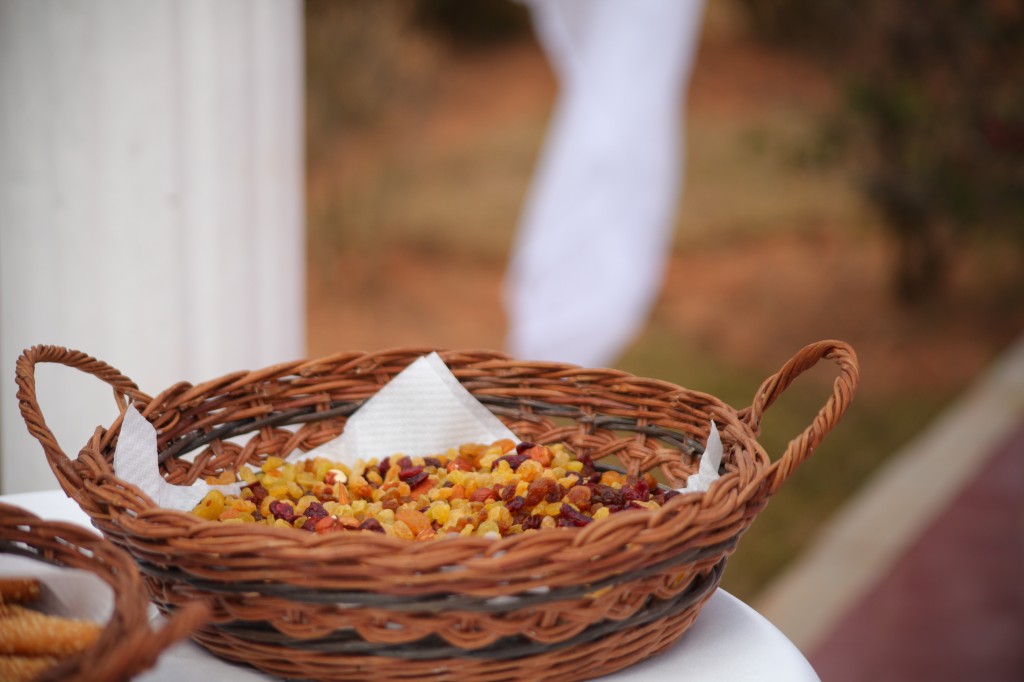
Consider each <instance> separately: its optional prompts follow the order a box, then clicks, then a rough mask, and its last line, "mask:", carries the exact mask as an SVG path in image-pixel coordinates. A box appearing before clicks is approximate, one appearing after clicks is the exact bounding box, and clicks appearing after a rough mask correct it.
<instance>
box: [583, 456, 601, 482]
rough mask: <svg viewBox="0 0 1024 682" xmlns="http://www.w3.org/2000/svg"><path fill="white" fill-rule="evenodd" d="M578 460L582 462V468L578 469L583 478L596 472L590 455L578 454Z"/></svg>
mask: <svg viewBox="0 0 1024 682" xmlns="http://www.w3.org/2000/svg"><path fill="white" fill-rule="evenodd" d="M579 460H580V462H581V463H582V464H583V470H582V471H580V473H581V474H583V477H584V478H590V477H591V476H593V475H594V474H596V473H598V472H597V470H596V469H595V468H594V460H593V459H592V458H591V457H590V455H580V456H579Z"/></svg>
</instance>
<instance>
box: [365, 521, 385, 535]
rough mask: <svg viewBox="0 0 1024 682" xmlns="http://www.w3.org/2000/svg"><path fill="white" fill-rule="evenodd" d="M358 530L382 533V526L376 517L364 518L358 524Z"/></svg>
mask: <svg viewBox="0 0 1024 682" xmlns="http://www.w3.org/2000/svg"><path fill="white" fill-rule="evenodd" d="M359 530H372V531H373V532H375V533H383V532H384V526H382V525H380V521H378V520H377V519H373V518H371V519H366V520H365V521H363V522H362V523H360V524H359Z"/></svg>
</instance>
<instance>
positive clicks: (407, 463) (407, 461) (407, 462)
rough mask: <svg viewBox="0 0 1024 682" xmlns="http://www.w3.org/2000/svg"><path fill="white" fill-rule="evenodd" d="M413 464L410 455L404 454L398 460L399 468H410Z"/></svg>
mask: <svg viewBox="0 0 1024 682" xmlns="http://www.w3.org/2000/svg"><path fill="white" fill-rule="evenodd" d="M411 466H412V458H411V457H409V456H408V455H404V456H403V457H402V459H400V460H398V468H399V469H408V468H410V467H411Z"/></svg>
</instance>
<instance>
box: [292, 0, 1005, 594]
mask: <svg viewBox="0 0 1024 682" xmlns="http://www.w3.org/2000/svg"><path fill="white" fill-rule="evenodd" d="M305 13H306V48H305V49H306V69H307V71H306V75H307V82H306V98H307V101H306V122H307V126H306V145H307V172H308V177H307V189H306V199H307V212H308V251H307V252H308V263H309V272H308V277H309V280H308V293H309V303H308V310H309V323H308V342H309V351H310V353H311V354H313V355H320V354H326V353H330V352H333V351H335V350H337V349H340V348H379V347H383V346H393V345H404V344H412V345H418V344H424V345H441V346H446V347H485V348H498V347H501V344H502V343H503V339H504V334H505V319H504V312H503V310H502V306H501V301H500V290H501V284H502V277H503V276H504V271H505V265H506V259H507V257H508V251H509V247H510V244H511V242H512V239H513V235H514V233H515V229H516V225H517V220H518V218H519V216H520V209H521V205H522V202H523V198H524V195H525V193H526V191H527V187H528V185H529V182H530V179H531V173H532V171H533V170H534V164H535V162H536V160H537V154H538V150H539V148H540V146H541V143H542V141H543V139H544V134H545V131H546V124H547V122H548V120H549V116H550V113H551V108H552V105H553V101H554V98H555V96H556V90H557V88H556V81H555V78H554V76H553V74H552V73H551V71H550V69H549V66H548V64H547V61H546V59H545V57H544V54H543V52H542V51H541V50H540V48H539V47H538V46H537V44H536V42H535V39H534V36H533V32H532V30H531V26H530V23H529V17H528V14H527V12H526V10H525V9H524V7H523V6H522V5H519V4H517V3H512V2H504V1H502V0H484V1H482V2H474V3H461V2H457V1H444V0H442V1H438V0H424V1H423V2H411V1H404V0H384V1H378V2H374V3H370V4H367V3H359V2H332V1H330V0H312V1H310V2H307V3H306V5H305ZM1022 21H1024V16H1022V8H1021V5H1020V3H1014V2H1009V3H1005V2H982V3H975V2H941V3H933V4H929V5H928V8H926V9H922V8H921V7H920V6H918V5H917V4H915V3H889V2H861V3H847V2H808V1H801V0H770V1H753V0H751V1H750V2H744V1H741V0H711V2H709V3H708V5H707V7H706V10H705V16H704V25H703V31H702V35H701V41H700V46H699V51H698V56H697V60H696V64H695V67H694V71H693V76H692V83H691V88H690V93H689V102H688V113H687V124H686V137H687V161H686V163H687V171H686V180H685V190H684V191H683V194H682V203H681V206H680V210H679V217H678V221H677V225H676V230H675V242H674V248H673V252H672V258H671V265H670V268H669V272H668V276H667V281H666V283H665V286H664V288H663V291H662V294H661V297H660V299H659V301H658V303H657V305H656V307H655V310H654V313H653V316H652V318H651V320H650V322H649V324H648V326H647V327H646V329H645V330H644V332H643V333H642V334H641V336H640V337H639V338H638V339H637V340H636V341H635V343H633V344H632V345H631V346H630V348H629V349H628V351H627V352H626V353H625V355H624V356H623V357H622V358H621V359H620V360H619V361H618V362H617V363H616V364H617V366H618V367H621V368H622V369H625V370H627V371H630V372H633V373H636V374H639V375H642V376H650V377H656V378H659V379H665V380H668V381H672V382H675V383H678V384H680V385H682V386H686V387H687V388H692V389H698V390H702V391H706V392H709V393H711V394H713V395H716V396H719V397H720V398H722V399H723V400H725V401H726V402H728V403H729V404H731V405H733V406H735V407H737V408H740V407H745V406H746V405H749V404H750V400H751V398H752V397H753V394H754V391H755V390H756V389H757V387H758V386H759V384H760V382H761V381H762V380H763V379H764V378H766V377H767V376H769V375H770V374H771V373H772V372H774V371H775V370H777V369H778V368H779V367H780V366H781V364H782V363H783V362H785V360H787V359H788V358H789V357H790V356H791V355H792V354H793V353H794V352H796V351H797V350H798V349H799V348H801V347H802V346H803V345H805V344H806V343H809V342H811V341H815V340H819V339H824V338H838V339H843V340H845V341H848V342H849V343H851V344H852V345H853V346H854V348H855V349H856V350H857V352H858V355H859V357H860V360H861V363H862V384H861V390H860V392H859V394H858V396H857V398H856V400H855V401H854V403H853V407H852V408H851V410H850V411H849V412H848V413H847V416H846V417H845V418H844V421H843V423H842V424H841V425H840V427H839V428H838V429H837V430H836V431H835V432H834V433H833V434H832V435H830V437H829V438H828V439H827V440H826V441H825V444H824V445H823V446H822V447H821V448H820V450H819V452H817V453H816V454H815V456H814V457H813V458H812V459H811V460H810V461H809V462H808V463H807V464H806V465H804V466H803V467H802V469H801V470H800V471H799V472H798V473H797V475H796V477H795V479H793V480H792V482H791V483H789V484H787V487H786V489H785V490H784V491H783V493H782V494H780V495H779V496H778V497H777V498H776V499H775V500H773V501H772V503H771V505H770V506H769V508H768V509H767V510H766V511H765V512H764V514H763V515H762V516H761V517H759V519H758V520H757V523H756V525H755V527H754V530H753V531H752V532H751V533H749V534H748V535H747V536H746V537H745V538H744V541H743V543H741V546H740V549H739V550H738V552H737V554H736V556H735V557H734V559H733V561H732V562H731V563H730V567H729V570H728V571H727V575H726V578H725V583H724V584H725V586H726V587H727V588H728V589H729V590H731V591H733V592H734V593H736V594H737V595H739V596H741V597H743V598H746V599H750V598H752V597H754V596H755V595H756V594H757V592H758V590H759V588H761V587H762V586H764V585H765V584H766V583H767V582H768V581H770V580H771V579H772V577H773V576H775V575H776V574H777V572H779V571H780V570H781V569H782V568H783V567H784V565H785V564H786V562H787V560H788V559H790V558H792V557H794V556H796V555H798V554H799V552H800V550H801V548H802V546H803V545H804V544H805V543H807V542H808V541H810V540H811V539H812V538H813V537H814V533H815V530H816V528H817V527H818V526H819V524H821V523H822V521H823V520H824V519H827V518H828V517H829V515H830V514H831V513H832V512H833V511H835V510H836V509H838V508H839V507H840V506H841V505H842V504H843V502H844V501H845V500H846V499H847V498H848V496H850V495H851V494H852V493H853V492H854V491H856V490H857V489H858V487H859V486H860V485H861V484H862V483H863V482H864V481H865V480H866V479H867V478H868V477H869V475H870V474H871V473H872V472H873V471H874V470H875V469H876V468H877V467H878V466H879V465H880V464H882V463H883V461H884V460H885V459H886V458H887V456H889V455H891V454H892V453H893V452H895V451H896V450H897V449H898V448H899V446H901V445H902V444H904V443H906V442H907V441H909V440H910V439H912V438H913V437H914V436H915V434H917V433H918V432H919V431H921V430H922V429H923V428H924V427H925V426H926V425H928V424H929V422H930V421H931V420H932V419H933V418H935V417H936V415H938V414H939V412H940V410H941V409H942V408H943V407H945V406H946V405H948V404H949V403H950V402H951V401H952V400H953V399H954V398H955V397H956V396H957V394H958V392H959V391H961V390H962V389H963V388H964V387H965V386H966V385H967V384H968V383H969V382H970V381H971V379H972V378H974V377H975V376H976V375H977V374H978V373H979V372H980V371H981V370H983V369H984V368H985V367H986V366H987V365H988V364H989V363H990V362H991V361H992V360H993V359H994V358H995V357H996V356H997V355H998V354H999V352H1000V351H1002V350H1003V349H1005V348H1006V347H1007V346H1008V345H1009V344H1011V343H1012V342H1013V341H1014V340H1015V339H1016V338H1017V336H1018V335H1019V334H1020V332H1021V331H1022V329H1024V280H1022V277H1021V273H1022V269H1021V268H1022V255H1024V250H1022V247H1024V222H1022V218H1024V91H1021V89H1020V87H1019V83H1021V82H1024V71H1022V66H1024V64H1022V61H1021V49H1022V48H1021V44H1022V40H1024V32H1022ZM854 25H856V26H858V29H857V30H855V31H854V30H850V27H851V26H854ZM1011 56H1012V58H1010V57H1011ZM832 378H833V376H832V374H831V372H830V370H829V368H827V367H826V368H821V371H820V372H817V370H816V371H815V372H814V373H812V374H811V375H809V376H807V377H806V378H804V379H802V380H801V381H800V382H798V383H797V384H796V385H794V386H793V387H792V388H791V389H790V390H789V391H788V392H787V394H786V396H785V398H784V400H783V401H782V402H780V403H779V404H778V405H776V406H773V407H772V409H771V411H770V413H769V415H768V418H767V420H766V425H765V435H764V443H765V446H766V448H767V449H768V451H769V452H770V453H773V454H776V455H777V454H779V453H781V451H782V450H783V449H784V447H785V444H786V442H788V440H789V439H790V438H792V437H794V436H795V435H796V434H797V433H799V432H800V431H801V430H802V429H803V428H804V427H805V426H806V425H807V424H808V423H809V422H810V419H811V418H812V417H813V415H814V413H815V412H816V410H817V409H818V408H819V407H820V406H821V405H822V404H823V402H824V398H825V397H826V396H827V395H828V392H829V391H830V386H831V380H832Z"/></svg>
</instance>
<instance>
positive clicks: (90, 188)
mask: <svg viewBox="0 0 1024 682" xmlns="http://www.w3.org/2000/svg"><path fill="white" fill-rule="evenodd" d="M302 101H303V92H302V6H301V3H300V2H298V0H255V1H253V0H217V1H213V0H209V1H201V0H180V1H176V0H148V1H147V2H133V1H132V0H90V1H89V2H76V1H75V0H0V378H2V381H0V406H2V413H0V439H2V440H0V474H2V478H0V482H2V490H3V492H4V493H10V492H20V491H28V490H38V489H44V488H52V487H55V486H56V480H55V479H54V477H53V475H52V473H51V472H50V471H49V468H48V466H47V465H46V462H45V458H44V456H43V453H42V448H40V447H39V445H38V444H37V443H36V442H35V440H33V439H32V438H31V437H30V436H29V435H28V433H27V431H26V429H25V426H24V423H23V421H22V419H21V416H20V414H19V412H18V406H17V401H16V400H15V392H16V388H15V384H14V381H13V377H14V365H15V362H16V360H17V357H18V355H19V354H20V353H21V351H22V350H23V349H24V348H25V347H28V346H30V345H34V344H38V343H47V344H57V345H64V346H69V347H72V348H77V349H79V350H83V351H85V352H87V353H90V354H92V355H95V356H97V357H98V358H100V359H102V360H105V361H107V362H109V363H110V364H112V365H114V366H115V367H117V368H118V369H120V370H121V371H122V372H124V373H125V374H127V375H128V376H129V377H131V378H132V379H134V380H135V381H136V383H138V384H139V386H140V388H142V390H144V391H146V392H149V393H156V392H158V391H160V390H162V389H164V388H166V387H167V386H169V385H170V384H172V383H174V382H177V381H180V380H187V381H194V382H196V381H201V380H205V379H211V378H214V377H216V376H219V375H221V374H224V373H226V372H229V371H233V370H236V369H245V368H257V367H262V366H264V365H268V364H271V363H274V362H279V361H284V360H290V359H294V358H298V357H301V356H302V355H304V354H305V289H304V283H305V265H304V261H305V254H304V215H303V155H302V149H303V136H302V116H303V111H302ZM38 394H39V400H40V404H41V405H42V408H43V414H44V415H45V417H46V420H47V423H48V424H49V425H50V427H51V429H53V431H54V433H55V434H56V435H57V437H58V439H59V441H60V443H61V445H62V446H63V447H64V450H65V452H67V453H68V454H69V455H70V456H72V457H73V456H74V455H75V454H76V453H77V452H78V450H79V448H80V447H81V446H82V445H83V444H84V443H85V441H86V439H87V438H88V436H89V435H90V434H91V433H92V430H93V428H94V427H95V426H96V425H99V424H102V425H107V424H109V423H110V422H111V421H112V420H113V418H114V417H115V416H116V411H115V408H114V404H113V401H112V400H111V398H110V391H109V390H107V388H106V386H104V385H103V384H101V383H100V382H98V381H97V380H95V379H93V378H91V377H86V376H85V375H79V373H77V372H76V371H74V370H70V369H65V368H53V369H51V368H49V367H43V368H42V370H41V372H40V373H39V376H38Z"/></svg>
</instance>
